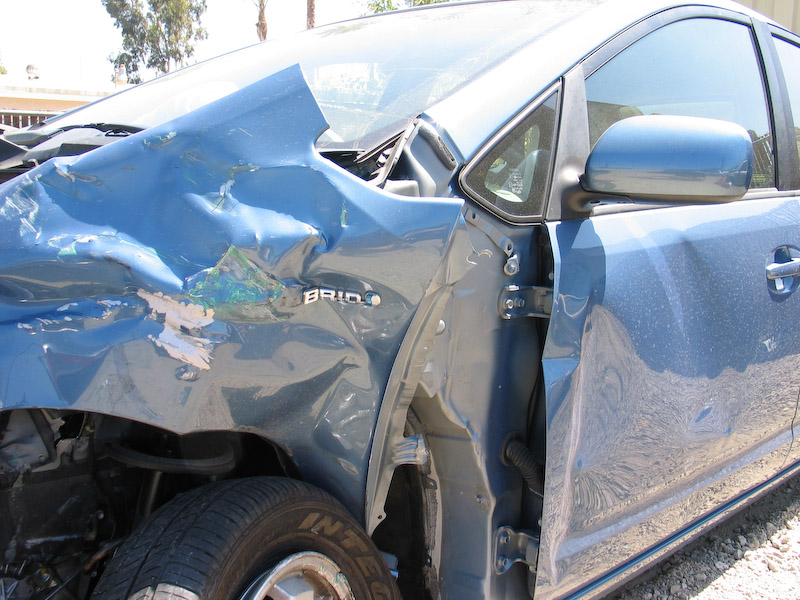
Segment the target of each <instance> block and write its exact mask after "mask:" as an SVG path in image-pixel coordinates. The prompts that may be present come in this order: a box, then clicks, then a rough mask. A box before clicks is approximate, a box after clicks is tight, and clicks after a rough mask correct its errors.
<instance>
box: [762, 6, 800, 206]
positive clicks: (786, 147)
mask: <svg viewBox="0 0 800 600" xmlns="http://www.w3.org/2000/svg"><path fill="white" fill-rule="evenodd" d="M754 26H755V30H756V36H757V40H758V43H759V45H760V47H761V48H763V53H764V56H765V59H766V58H767V57H768V58H769V61H768V66H766V67H765V71H766V73H767V80H768V81H770V80H771V81H772V84H773V87H774V90H775V95H774V98H773V110H774V111H775V114H776V118H775V121H776V125H777V127H776V132H775V135H776V138H777V140H778V144H776V147H777V150H778V157H777V161H776V163H777V166H778V167H779V170H778V175H779V178H778V189H779V190H787V191H788V190H800V155H799V154H798V149H797V142H796V140H795V134H794V128H795V125H794V123H795V122H794V118H793V117H794V115H793V114H792V103H791V99H790V98H789V88H788V86H787V85H786V77H785V75H784V74H783V65H782V64H781V61H780V57H779V56H778V49H777V48H776V47H775V41H774V38H778V39H780V40H781V41H783V42H786V43H787V44H791V45H792V46H794V47H795V48H797V49H798V50H800V39H798V38H794V39H792V37H790V34H789V32H787V31H784V30H782V29H778V28H777V27H774V26H771V25H767V24H766V23H762V22H761V21H758V22H756V23H754ZM787 34H789V35H787ZM778 114H781V115H783V118H782V119H780V120H779V119H778V118H777V115H778ZM798 122H800V115H798Z"/></svg>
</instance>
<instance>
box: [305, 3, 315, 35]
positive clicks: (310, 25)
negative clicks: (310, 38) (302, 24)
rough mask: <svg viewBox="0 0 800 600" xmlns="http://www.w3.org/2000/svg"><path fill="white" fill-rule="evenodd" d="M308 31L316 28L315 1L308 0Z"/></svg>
mask: <svg viewBox="0 0 800 600" xmlns="http://www.w3.org/2000/svg"><path fill="white" fill-rule="evenodd" d="M306 2H307V4H306V29H313V28H314V16H315V15H314V11H315V8H316V7H315V6H314V5H315V4H316V2H315V0H306Z"/></svg>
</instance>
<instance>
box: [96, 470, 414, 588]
mask: <svg viewBox="0 0 800 600" xmlns="http://www.w3.org/2000/svg"><path fill="white" fill-rule="evenodd" d="M92 598H93V600H268V599H269V600H301V599H302V600H312V599H313V600H318V599H319V600H321V599H327V600H371V599H375V600H400V594H399V592H398V590H397V586H396V585H395V582H394V579H393V578H392V576H391V574H390V572H389V569H388V567H387V566H386V563H385V562H384V560H383V557H382V556H381V554H380V552H379V551H378V549H377V548H376V547H375V545H374V544H373V543H372V540H370V538H369V537H368V536H367V534H366V533H365V532H364V530H363V529H361V527H360V526H359V525H358V523H356V521H355V519H353V517H352V516H351V515H350V514H349V513H348V512H347V511H346V510H345V509H344V507H342V506H341V504H339V503H338V502H337V501H336V500H334V499H333V498H332V497H331V496H329V495H328V494H326V493H325V492H323V491H321V490H319V489H317V488H314V487H312V486H310V485H307V484H304V483H302V482H299V481H294V480H291V479H283V478H277V477H259V478H251V479H240V480H232V481H222V482H219V483H215V484H211V485H208V486H204V487H202V488H198V489H196V490H192V491H191V492H188V493H186V494H183V495H181V496H178V497H177V498H175V499H174V500H172V501H171V502H169V503H167V504H165V505H164V506H163V507H161V508H160V509H159V510H158V511H156V512H155V513H154V514H153V515H152V516H151V517H150V518H149V519H148V520H147V521H146V522H145V523H144V524H143V525H142V526H141V527H140V528H139V529H137V530H136V531H135V532H134V533H133V534H132V535H131V536H130V538H129V539H128V540H126V541H125V543H124V544H122V545H121V546H120V547H119V548H118V549H117V552H116V553H115V555H114V558H113V559H112V560H111V561H110V563H109V565H108V567H107V568H106V570H105V572H104V573H103V576H102V577H101V578H100V581H99V582H98V584H97V588H96V589H95V592H94V594H93V596H92Z"/></svg>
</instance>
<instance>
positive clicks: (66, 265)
mask: <svg viewBox="0 0 800 600" xmlns="http://www.w3.org/2000/svg"><path fill="white" fill-rule="evenodd" d="M325 127H326V124H325V120H324V118H323V116H322V114H321V113H320V111H319V108H318V107H317V104H316V102H315V100H314V98H313V96H312V95H311V92H310V90H309V89H308V86H307V85H306V82H305V81H304V79H303V75H302V72H301V71H300V68H299V67H292V68H289V69H286V70H284V71H281V72H279V73H277V74H275V75H273V76H271V77H268V78H266V79H265V80H263V81H261V82H259V83H256V84H253V85H251V86H249V87H247V88H244V89H243V90H241V91H239V92H237V93H235V94H232V95H230V96H228V97H226V98H223V99H221V100H219V101H217V102H215V103H213V104H210V105H208V106H206V107H203V108H201V109H199V110H197V111H195V112H192V113H189V114H187V115H185V116H184V117H181V118H178V119H176V120H174V121H172V122H169V123H166V124H165V125H163V126H159V127H156V128H152V129H149V130H146V131H143V132H141V133H139V134H136V135H132V136H130V137H128V138H126V139H124V140H120V141H118V142H115V143H114V144H112V145H109V146H105V147H102V148H99V149H97V150H94V151H92V152H89V153H87V154H85V155H82V156H80V157H75V158H58V159H54V160H51V161H48V162H47V163H45V164H44V165H42V166H40V167H38V168H36V169H34V170H32V171H30V172H29V173H28V174H26V175H24V176H22V177H19V178H17V179H15V180H12V181H10V182H8V183H6V184H4V185H3V186H2V187H0V331H1V332H2V333H0V335H2V339H3V341H4V343H3V345H2V347H1V348H0V390H2V393H1V394H0V408H2V409H9V408H19V407H53V408H69V409H79V410H87V411H97V412H102V413H107V414H113V415H117V416H120V417H126V418H130V419H135V420H138V421H142V422H146V423H150V424H152V425H157V426H160V427H164V428H167V429H170V430H173V431H175V432H180V433H184V432H193V431H202V430H214V429H220V430H239V431H249V432H254V433H257V434H259V435H262V436H265V437H267V438H269V439H271V440H273V441H274V442H276V443H278V444H279V445H281V446H282V447H283V448H285V449H286V450H287V452H288V453H289V454H290V455H291V456H292V458H293V459H294V460H295V461H296V463H297V465H298V467H299V469H300V471H301V474H302V475H303V476H304V477H305V478H306V479H308V480H309V481H311V482H313V483H316V484H318V485H321V486H322V487H324V488H325V489H327V490H329V491H331V492H332V493H334V494H335V495H336V496H337V497H338V498H339V499H340V500H342V501H343V502H345V503H346V505H348V506H349V507H350V509H351V510H352V511H353V512H354V513H355V514H357V515H363V506H364V488H365V479H366V468H367V458H368V451H369V448H370V444H371V440H372V434H373V429H374V425H375V419H376V412H377V408H378V405H379V402H380V399H381V397H382V394H383V390H384V386H385V382H386V379H387V376H388V373H389V370H390V369H391V366H392V363H393V361H394V357H395V354H396V352H397V348H398V346H399V344H400V341H401V339H402V337H403V335H404V333H405V330H406V328H407V327H408V323H409V321H410V319H411V317H412V316H413V314H414V311H415V309H416V307H417V306H418V304H419V303H420V301H421V299H422V298H423V296H424V294H425V291H426V288H427V286H428V284H429V282H430V281H431V279H432V277H433V275H434V273H435V272H436V270H437V268H438V267H439V264H440V263H441V261H442V257H443V255H444V252H445V249H446V247H447V244H448V241H449V239H450V236H451V234H452V232H453V230H454V227H455V225H456V224H457V223H458V222H459V220H460V219H461V216H460V209H461V206H462V203H461V201H459V200H451V199H436V200H433V199H426V200H420V199H408V198H401V197H398V196H393V195H391V194H387V193H385V192H383V191H381V190H379V189H376V188H374V187H372V186H369V185H367V184H366V183H365V182H363V181H362V180H360V179H358V178H356V177H354V176H352V175H351V174H349V173H347V172H345V171H344V170H342V169H340V168H339V167H337V166H335V165H334V164H333V163H331V162H329V161H327V160H325V159H324V158H322V157H321V156H320V155H319V154H318V153H317V152H316V151H315V150H314V140H315V139H316V138H317V136H318V135H319V134H320V133H321V132H322V131H323V130H324V129H325ZM409 265H413V269H412V268H409ZM318 287H321V288H326V289H331V290H335V292H334V294H333V297H331V298H326V297H324V295H323V296H322V297H320V299H319V300H317V301H316V302H313V303H310V304H304V303H303V291H304V290H307V289H309V288H311V289H313V288H318ZM340 290H341V291H342V292H343V293H342V294H341V295H340V294H339V293H338V291H340ZM344 292H350V294H349V295H347V294H345V293H344ZM368 292H372V293H376V294H378V297H379V298H380V304H378V302H377V298H375V297H373V298H371V299H370V298H368Z"/></svg>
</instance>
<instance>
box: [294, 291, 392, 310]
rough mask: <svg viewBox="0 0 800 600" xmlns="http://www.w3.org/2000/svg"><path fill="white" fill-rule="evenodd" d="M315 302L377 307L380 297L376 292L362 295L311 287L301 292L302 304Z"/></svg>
mask: <svg viewBox="0 0 800 600" xmlns="http://www.w3.org/2000/svg"><path fill="white" fill-rule="evenodd" d="M317 300H330V301H331V302H341V303H342V304H363V305H365V306H378V305H379V304H380V303H381V297H380V296H379V295H378V294H377V293H376V292H367V293H366V294H364V295H361V294H359V293H358V292H351V291H347V290H333V289H330V288H321V287H313V288H309V289H307V290H303V304H311V303H312V302H316V301H317Z"/></svg>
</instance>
